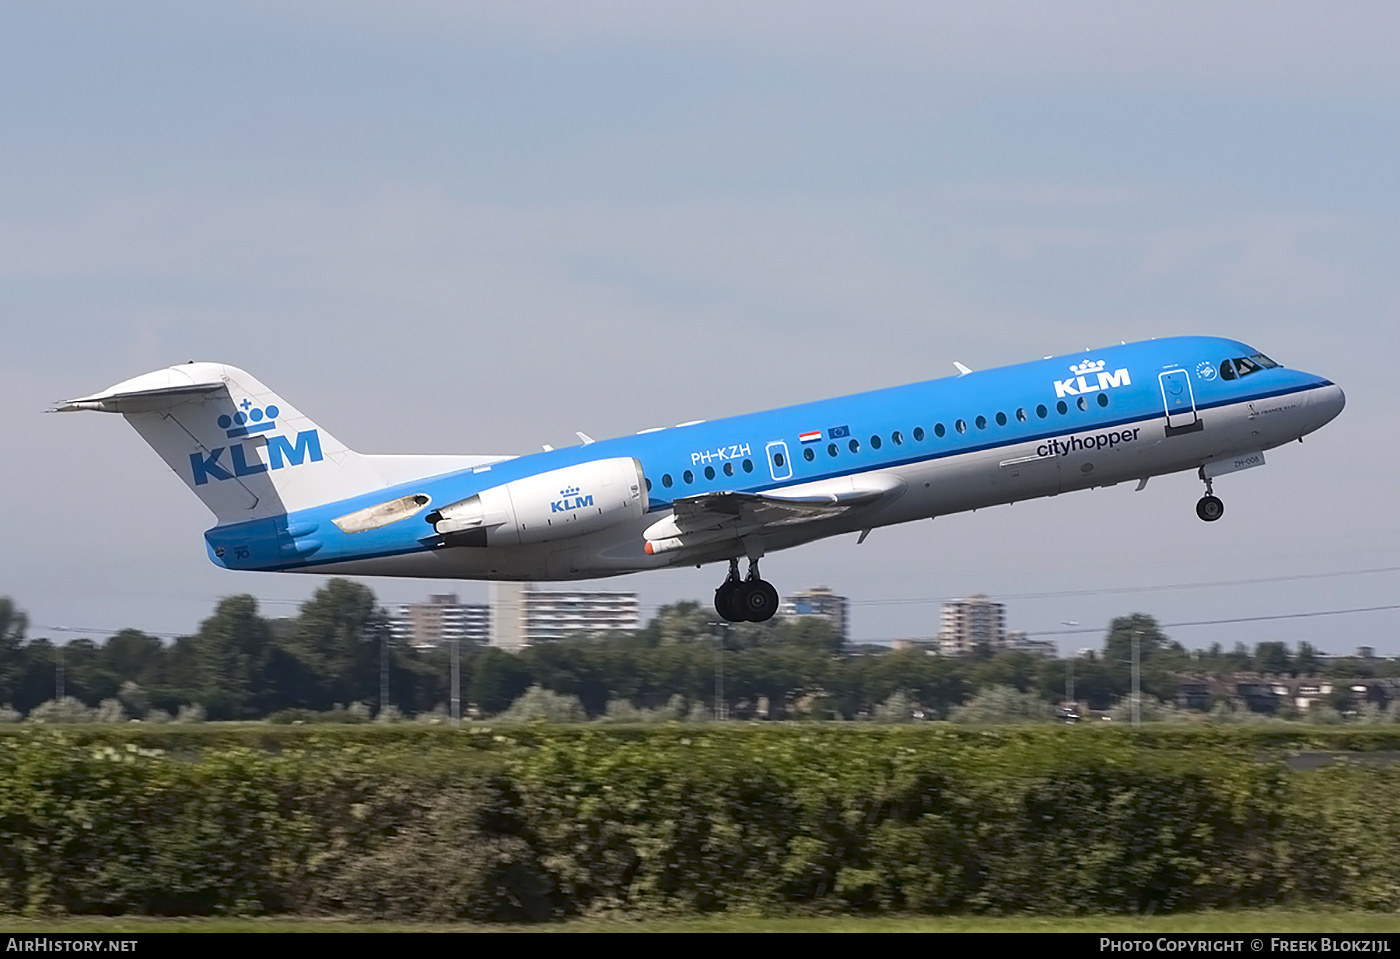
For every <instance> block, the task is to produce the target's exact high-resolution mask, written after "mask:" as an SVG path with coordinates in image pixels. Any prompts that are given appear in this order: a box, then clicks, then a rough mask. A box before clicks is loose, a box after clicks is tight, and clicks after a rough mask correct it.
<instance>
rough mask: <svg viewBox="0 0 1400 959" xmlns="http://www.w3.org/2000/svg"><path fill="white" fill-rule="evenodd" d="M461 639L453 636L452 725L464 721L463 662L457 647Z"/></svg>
mask: <svg viewBox="0 0 1400 959" xmlns="http://www.w3.org/2000/svg"><path fill="white" fill-rule="evenodd" d="M460 643H461V641H460V640H459V639H458V638H457V637H455V636H454V637H452V725H454V726H456V725H458V724H459V723H460V722H461V721H462V664H461V658H460V657H461V654H460V653H459V652H458V649H457V647H458V646H459V645H460Z"/></svg>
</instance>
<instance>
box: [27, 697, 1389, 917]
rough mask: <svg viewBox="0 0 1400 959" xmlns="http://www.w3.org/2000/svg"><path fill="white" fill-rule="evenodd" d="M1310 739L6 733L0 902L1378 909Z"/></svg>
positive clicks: (606, 731)
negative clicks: (1289, 763) (1296, 905)
mask: <svg viewBox="0 0 1400 959" xmlns="http://www.w3.org/2000/svg"><path fill="white" fill-rule="evenodd" d="M1344 732H1346V733H1350V734H1351V737H1350V738H1346V737H1345V736H1344V735H1343V734H1342V732H1339V731H1332V730H1326V731H1321V730H1298V731H1296V732H1293V731H1290V735H1289V736H1284V737H1282V738H1280V736H1279V735H1278V734H1276V733H1274V732H1273V731H1272V730H1271V731H1270V735H1268V736H1265V735H1262V734H1261V733H1260V732H1259V731H1256V730H1241V729H1239V728H1238V727H1236V728H1231V729H1224V730H1221V729H1206V730H1204V731H1197V730H1191V731H1189V732H1185V733H1183V732H1181V731H1179V730H1168V729H1165V728H1163V729H1143V730H1139V731H1131V730H1127V729H1121V728H1120V729H1107V728H1092V729H1085V728H1066V727H1056V728H1048V727H1047V728H1039V729H1035V728H1010V727H1006V728H987V729H979V730H968V729H963V728H957V727H951V726H945V725H941V724H938V725H929V726H918V727H883V728H869V727H861V726H854V725H848V724H841V725H803V724H793V725H786V724H775V725H752V726H741V725H737V724H736V725H725V726H693V725H692V726H681V725H673V726H667V727H660V728H658V727H656V726H645V727H640V726H639V727H613V726H608V727H600V726H586V725H585V726H567V727H549V726H542V725H537V726H531V727H524V728H508V727H499V726H489V725H471V726H465V727H462V728H460V729H444V728H432V727H428V728H424V727H412V726H406V727H366V726H347V727H343V728H337V729H327V728H326V727H315V728H314V729H300V728H290V729H289V728H286V727H281V728H272V727H265V726H263V727H255V726H228V727H224V726H208V727H189V728H184V729H178V730H174V729H170V728H168V727H166V728H159V729H155V728H151V727H144V728H138V727H134V726H133V727H131V728H116V729H113V728H112V727H86V728H65V729H62V730H56V729H34V728H32V727H31V728H28V729H26V730H24V731H22V732H19V733H11V732H7V733H6V734H5V735H3V736H0V783H2V784H3V787H4V788H3V789H2V790H0V911H5V912H10V913H29V914H35V913H45V912H68V913H152V914H167V915H206V914H214V913H245V914H249V913H299V914H307V915H310V914H337V913H341V914H354V915H367V916H383V917H395V918H424V919H448V918H454V917H463V918H472V919H478V920H512V921H519V920H539V919H547V918H550V917H558V916H566V915H577V914H585V913H597V912H600V911H606V910H628V911H639V912H640V911H644V912H649V913H653V912H668V911H669V912H680V913H695V912H704V911H714V910H726V909H738V908H743V909H752V910H773V911H778V910H791V909H795V908H796V909H805V910H820V911H839V912H855V911H860V912H875V911H885V912H901V911H907V912H982V913H1007V912H1040V913H1048V914H1070V913H1086V912H1092V913H1103V912H1115V913H1133V912H1141V911H1148V910H1151V911H1155V912H1164V911H1176V910H1185V909H1192V908H1202V907H1215V906H1257V905H1265V904H1271V903H1277V902H1282V901H1290V900H1291V901H1299V902H1308V901H1312V902H1327V903H1342V904H1347V905H1351V906H1357V907H1363V908H1376V909H1395V908H1397V907H1400V802H1397V800H1400V769H1392V768H1390V767H1371V766H1362V765H1351V764H1340V765H1336V766H1333V767H1330V768H1326V769H1321V770H1316V771H1313V772H1307V773H1294V772H1289V771H1288V770H1287V769H1286V768H1285V767H1284V766H1283V765H1282V764H1281V763H1278V762H1275V761H1261V758H1266V757H1270V756H1272V757H1277V756H1280V755H1283V754H1284V753H1286V752H1289V751H1298V750H1300V749H1329V750H1339V751H1343V750H1345V749H1346V748H1348V746H1351V747H1355V746H1356V745H1357V744H1361V745H1363V746H1364V748H1368V749H1379V748H1391V746H1392V742H1391V740H1389V739H1386V738H1385V737H1384V736H1383V735H1378V734H1373V733H1371V732H1370V731H1366V732H1365V733H1364V734H1360V735H1359V737H1358V734H1357V733H1355V732H1354V731H1344Z"/></svg>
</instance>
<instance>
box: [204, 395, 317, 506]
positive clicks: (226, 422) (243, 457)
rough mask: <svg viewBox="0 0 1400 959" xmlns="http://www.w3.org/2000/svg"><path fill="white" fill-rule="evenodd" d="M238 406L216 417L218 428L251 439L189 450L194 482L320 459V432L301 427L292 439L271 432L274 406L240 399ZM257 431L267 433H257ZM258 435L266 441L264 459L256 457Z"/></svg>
mask: <svg viewBox="0 0 1400 959" xmlns="http://www.w3.org/2000/svg"><path fill="white" fill-rule="evenodd" d="M239 406H241V407H242V409H241V410H239V411H238V412H237V413H234V414H233V415H232V416H229V415H228V414H227V413H225V414H224V415H222V416H220V417H219V421H218V422H219V428H220V429H221V430H223V431H224V435H225V436H226V437H228V438H229V439H231V440H233V439H242V438H243V437H247V436H251V437H254V441H253V442H251V443H247V444H245V443H230V444H229V445H228V446H219V447H215V448H214V449H212V450H210V451H209V452H208V453H191V454H190V471H191V473H192V474H193V475H194V485H196V486H203V485H204V484H206V483H208V482H209V481H210V480H211V479H212V480H219V481H223V480H230V479H233V478H234V477H235V476H256V475H257V474H259V473H266V472H267V471H268V470H280V469H284V468H286V467H288V466H300V465H301V464H302V463H305V462H307V461H308V460H309V461H310V462H312V463H319V462H321V459H322V456H321V435H320V434H319V433H317V432H316V430H314V429H310V430H302V431H301V432H299V433H297V436H296V440H295V442H293V441H292V440H289V439H287V437H285V436H282V435H280V434H277V433H273V432H272V431H273V430H275V429H276V428H277V414H278V413H280V412H281V410H279V409H278V408H277V407H276V406H272V405H269V406H268V407H267V409H266V410H262V409H258V408H257V407H254V406H253V404H252V402H251V401H249V400H244V401H243V402H242V403H240V404H239ZM259 433H267V434H269V435H267V436H266V437H262V436H257V435H256V434H259ZM259 439H266V441H267V462H265V463H264V462H263V461H262V460H260V459H259V458H258V454H257V443H256V441H257V440H259ZM250 447H251V449H252V452H251V454H250V453H249V448H250ZM225 452H227V453H228V459H227V461H225V460H224V458H223V456H224V453H225ZM230 471H232V472H230Z"/></svg>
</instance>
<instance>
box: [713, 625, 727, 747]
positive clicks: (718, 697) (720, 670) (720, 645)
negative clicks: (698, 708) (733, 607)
mask: <svg viewBox="0 0 1400 959" xmlns="http://www.w3.org/2000/svg"><path fill="white" fill-rule="evenodd" d="M714 626H715V720H716V722H719V721H722V720H725V719H728V718H729V710H728V709H727V708H726V707H725V703H724V637H725V635H726V634H727V633H728V631H729V624H728V623H721V622H716V623H715V624H714Z"/></svg>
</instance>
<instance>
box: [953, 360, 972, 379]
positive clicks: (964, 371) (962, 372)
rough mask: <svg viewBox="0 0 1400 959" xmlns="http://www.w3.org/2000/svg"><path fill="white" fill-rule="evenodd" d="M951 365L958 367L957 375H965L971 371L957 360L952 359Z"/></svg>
mask: <svg viewBox="0 0 1400 959" xmlns="http://www.w3.org/2000/svg"><path fill="white" fill-rule="evenodd" d="M953 365H954V366H956V367H957V368H958V375H959V376H966V375H967V374H969V373H971V372H972V371H971V370H969V369H968V368H967V367H965V366H963V365H962V364H961V363H959V362H958V361H957V360H954V361H953Z"/></svg>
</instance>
